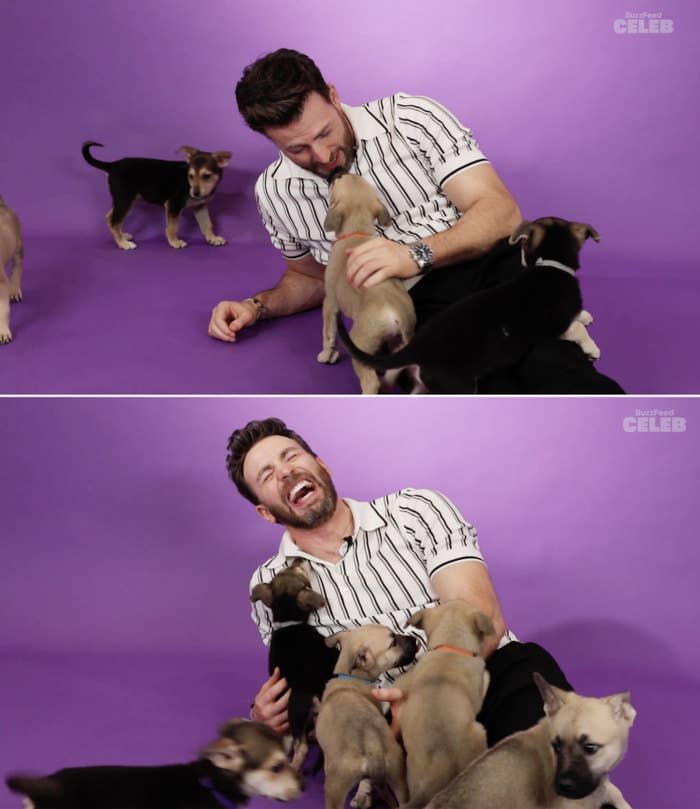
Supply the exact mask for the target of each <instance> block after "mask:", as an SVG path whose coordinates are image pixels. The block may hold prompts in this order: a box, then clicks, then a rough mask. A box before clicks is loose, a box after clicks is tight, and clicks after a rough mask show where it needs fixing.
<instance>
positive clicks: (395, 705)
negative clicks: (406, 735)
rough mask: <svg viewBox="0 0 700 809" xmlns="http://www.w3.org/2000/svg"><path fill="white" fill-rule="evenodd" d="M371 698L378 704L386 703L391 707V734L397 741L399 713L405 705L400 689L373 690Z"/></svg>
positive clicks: (399, 730) (399, 733) (399, 729)
mask: <svg viewBox="0 0 700 809" xmlns="http://www.w3.org/2000/svg"><path fill="white" fill-rule="evenodd" d="M372 696H373V697H374V698H375V699H376V700H379V702H388V703H389V705H390V706H391V732H392V733H393V734H394V736H395V737H396V738H397V739H398V738H399V737H400V736H401V723H400V718H401V711H402V710H403V706H404V705H405V704H406V697H405V696H404V693H403V691H402V690H401V689H400V688H373V689H372Z"/></svg>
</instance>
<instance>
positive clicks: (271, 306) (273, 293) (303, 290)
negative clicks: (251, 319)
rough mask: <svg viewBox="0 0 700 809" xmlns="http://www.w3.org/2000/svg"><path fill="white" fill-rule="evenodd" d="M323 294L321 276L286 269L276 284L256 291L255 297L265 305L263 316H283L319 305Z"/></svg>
mask: <svg viewBox="0 0 700 809" xmlns="http://www.w3.org/2000/svg"><path fill="white" fill-rule="evenodd" d="M323 295H324V284H323V278H315V277H314V276H310V275H305V274H304V273H301V272H296V271H295V270H287V272H286V273H285V274H284V275H283V276H282V278H281V279H280V280H279V283H278V284H277V286H275V287H273V288H272V289H266V290H264V291H263V292H258V293H257V294H256V296H255V297H256V298H258V300H260V301H261V302H262V304H263V305H264V307H265V310H264V317H284V316H285V315H293V314H296V313H297V312H303V311H305V310H307V309H314V308H316V307H318V306H320V305H321V304H322V303H323Z"/></svg>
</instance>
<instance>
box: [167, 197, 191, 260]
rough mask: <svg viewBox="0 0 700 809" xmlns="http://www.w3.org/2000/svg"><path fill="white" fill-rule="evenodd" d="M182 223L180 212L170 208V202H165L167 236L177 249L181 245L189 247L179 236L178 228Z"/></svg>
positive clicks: (170, 243)
mask: <svg viewBox="0 0 700 809" xmlns="http://www.w3.org/2000/svg"><path fill="white" fill-rule="evenodd" d="M179 224H180V212H179V211H178V212H177V213H174V212H173V211H171V210H170V203H169V202H166V203H165V236H166V238H167V239H168V244H169V245H170V246H171V247H174V248H175V249H176V250H177V249H179V248H181V247H187V242H185V241H183V240H182V239H180V238H178V235H177V228H178V225H179Z"/></svg>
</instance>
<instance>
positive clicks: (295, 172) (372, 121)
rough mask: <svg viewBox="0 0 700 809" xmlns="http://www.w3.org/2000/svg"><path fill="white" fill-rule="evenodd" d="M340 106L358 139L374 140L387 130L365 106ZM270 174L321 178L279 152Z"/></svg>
mask: <svg viewBox="0 0 700 809" xmlns="http://www.w3.org/2000/svg"><path fill="white" fill-rule="evenodd" d="M340 106H341V107H342V108H343V112H344V113H345V114H346V115H347V116H348V120H349V121H350V125H351V126H352V128H353V131H354V132H355V137H356V138H357V140H358V141H367V140H374V139H375V138H378V137H379V136H380V135H383V134H384V133H385V132H387V131H388V130H387V128H386V127H385V126H384V124H383V123H382V122H381V121H380V120H379V119H378V118H375V117H374V115H372V113H371V112H369V110H368V109H367V108H366V107H349V106H348V105H347V104H341V105H340ZM270 176H271V177H272V178H273V179H275V180H288V179H289V178H290V177H298V178H299V179H302V180H315V181H316V182H318V181H319V180H321V179H322V178H321V177H319V176H318V175H317V174H314V173H313V172H311V171H307V170H306V169H303V168H301V167H300V166H297V164H296V163H292V161H291V160H290V159H289V158H288V157H287V156H286V155H283V154H282V153H281V152H280V158H279V163H278V165H277V166H276V167H275V168H274V169H272V171H271V172H270Z"/></svg>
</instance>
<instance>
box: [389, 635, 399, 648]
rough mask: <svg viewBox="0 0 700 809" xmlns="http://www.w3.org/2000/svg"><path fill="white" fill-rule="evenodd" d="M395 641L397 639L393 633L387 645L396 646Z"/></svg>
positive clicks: (396, 641)
mask: <svg viewBox="0 0 700 809" xmlns="http://www.w3.org/2000/svg"><path fill="white" fill-rule="evenodd" d="M397 643H398V640H397V638H396V635H394V637H393V638H392V639H391V643H390V644H389V646H390V647H391V646H396V644H397Z"/></svg>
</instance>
